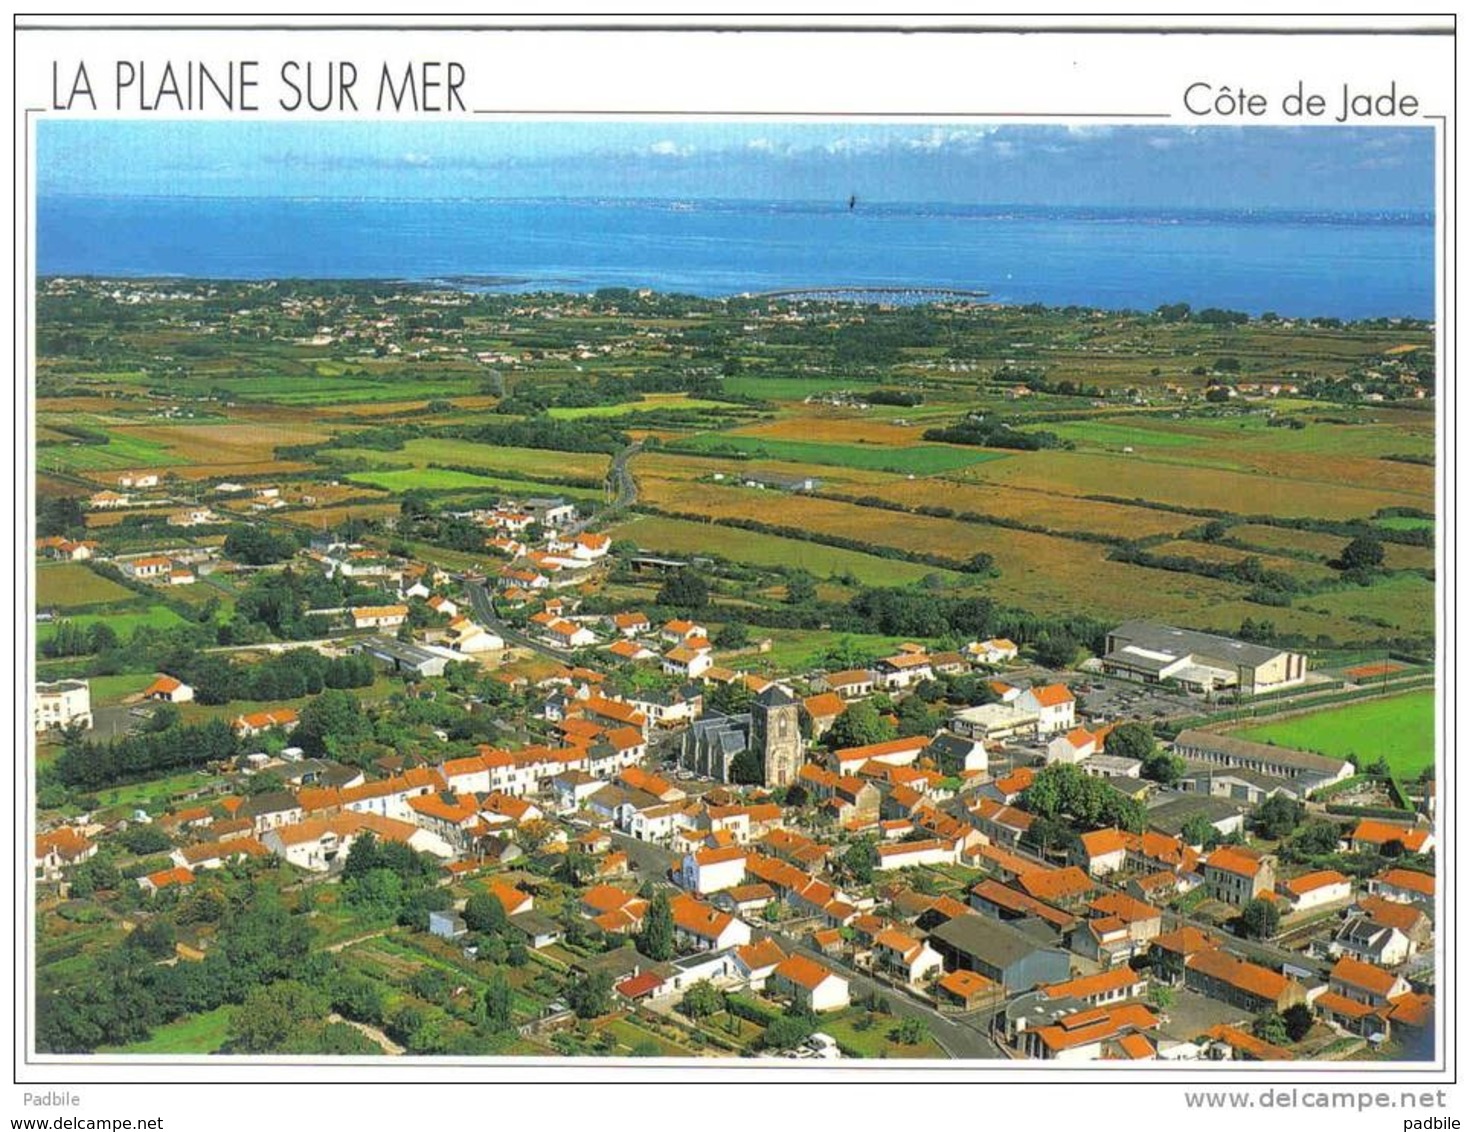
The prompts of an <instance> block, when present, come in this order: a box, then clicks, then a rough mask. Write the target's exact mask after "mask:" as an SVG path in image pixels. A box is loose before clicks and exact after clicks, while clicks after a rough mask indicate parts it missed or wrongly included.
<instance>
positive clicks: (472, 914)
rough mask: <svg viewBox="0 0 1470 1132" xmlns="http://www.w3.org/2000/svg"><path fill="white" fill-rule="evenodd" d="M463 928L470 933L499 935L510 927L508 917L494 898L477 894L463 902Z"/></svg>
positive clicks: (503, 906) (501, 905)
mask: <svg viewBox="0 0 1470 1132" xmlns="http://www.w3.org/2000/svg"><path fill="white" fill-rule="evenodd" d="M464 926H465V927H467V928H468V929H469V930H470V931H472V932H488V933H492V934H499V933H500V932H502V931H504V930H505V929H506V928H507V927H509V926H510V917H508V916H507V915H506V914H505V905H504V904H502V903H501V902H500V901H499V900H498V899H497V898H496V897H494V896H491V895H490V894H489V893H488V892H477V893H475V894H474V895H473V896H471V897H470V898H469V899H468V900H466V901H465V902H464Z"/></svg>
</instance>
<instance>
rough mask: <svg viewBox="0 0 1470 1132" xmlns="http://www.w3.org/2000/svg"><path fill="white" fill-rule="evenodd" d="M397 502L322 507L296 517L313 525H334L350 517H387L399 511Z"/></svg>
mask: <svg viewBox="0 0 1470 1132" xmlns="http://www.w3.org/2000/svg"><path fill="white" fill-rule="evenodd" d="M399 510H400V508H399V505H398V504H397V503H356V504H353V505H351V506H348V507H321V508H316V509H313V510H311V511H309V512H305V513H301V514H298V515H297V516H296V518H297V519H298V520H299V521H300V522H303V523H310V524H311V525H312V527H318V526H321V527H334V526H337V525H339V524H341V523H345V522H346V521H347V520H348V519H385V518H387V517H388V516H389V515H397V514H398V513H399Z"/></svg>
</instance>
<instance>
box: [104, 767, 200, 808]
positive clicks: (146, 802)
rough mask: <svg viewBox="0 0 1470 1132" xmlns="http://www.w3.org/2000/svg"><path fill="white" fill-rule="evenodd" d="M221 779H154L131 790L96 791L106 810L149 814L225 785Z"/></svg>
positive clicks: (186, 775)
mask: <svg viewBox="0 0 1470 1132" xmlns="http://www.w3.org/2000/svg"><path fill="white" fill-rule="evenodd" d="M223 781H224V780H223V779H220V778H208V777H206V776H205V775H202V774H199V773H197V772H186V773H184V774H176V775H173V776H172V777H170V778H155V779H152V780H150V781H148V782H135V783H133V784H132V785H130V786H114V787H110V788H104V789H102V790H97V791H94V793H95V794H96V796H97V800H98V801H99V802H101V803H102V805H103V806H125V807H127V808H128V809H135V808H141V809H145V810H150V811H158V810H162V809H163V807H164V805H165V804H167V803H168V802H169V800H170V799H172V798H175V797H177V796H179V795H181V794H187V793H190V792H191V791H194V790H203V789H205V788H207V787H210V786H214V785H216V784H218V783H220V782H223Z"/></svg>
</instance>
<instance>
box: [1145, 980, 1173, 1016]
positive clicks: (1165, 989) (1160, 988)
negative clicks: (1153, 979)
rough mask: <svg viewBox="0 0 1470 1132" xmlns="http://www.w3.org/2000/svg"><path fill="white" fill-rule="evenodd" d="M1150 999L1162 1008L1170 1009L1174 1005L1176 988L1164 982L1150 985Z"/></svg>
mask: <svg viewBox="0 0 1470 1132" xmlns="http://www.w3.org/2000/svg"><path fill="white" fill-rule="evenodd" d="M1148 1000H1149V1002H1151V1003H1152V1004H1153V1005H1154V1006H1156V1007H1157V1008H1158V1009H1160V1010H1168V1009H1169V1007H1171V1006H1173V1005H1174V988H1173V987H1171V986H1167V985H1166V984H1164V983H1155V984H1154V985H1153V986H1151V987H1149V990H1148Z"/></svg>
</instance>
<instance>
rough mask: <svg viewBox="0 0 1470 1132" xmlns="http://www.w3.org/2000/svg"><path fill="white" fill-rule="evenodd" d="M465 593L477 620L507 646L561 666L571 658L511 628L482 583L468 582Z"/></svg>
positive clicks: (567, 654) (566, 653)
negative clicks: (526, 650) (503, 619)
mask: <svg viewBox="0 0 1470 1132" xmlns="http://www.w3.org/2000/svg"><path fill="white" fill-rule="evenodd" d="M464 588H465V593H467V594H468V595H469V599H470V608H471V609H473V610H474V611H475V620H477V621H478V622H479V623H480V624H481V625H483V626H485V628H487V629H489V630H490V631H491V632H492V633H494V634H496V635H497V636H499V637H501V638H503V639H504V640H505V643H506V644H509V645H515V646H516V647H518V648H523V649H530V650H531V651H532V652H537V653H540V654H541V655H542V656H545V657H550V658H551V659H552V660H554V661H557V662H558V663H560V664H565V663H566V662H567V659H568V658H569V657H570V656H571V654H570V653H568V652H563V651H562V650H561V649H556V648H552V647H551V646H550V645H548V644H546V642H544V641H538V640H534V639H533V638H531V637H528V636H526V635H525V634H524V633H522V632H520V631H519V630H517V629H513V628H511V627H510V626H509V625H507V624H506V623H505V622H504V621H502V620H501V619H500V617H499V615H498V614H496V612H495V603H494V602H493V601H492V600H491V598H490V591H489V590H488V589H487V588H486V587H485V586H484V584H483V583H480V582H466V583H465V587H464Z"/></svg>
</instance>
